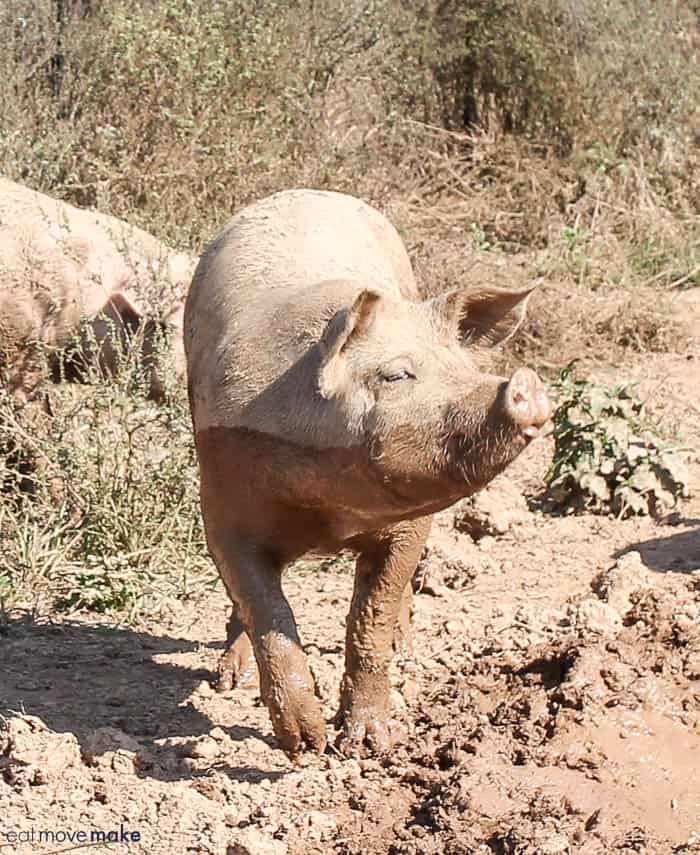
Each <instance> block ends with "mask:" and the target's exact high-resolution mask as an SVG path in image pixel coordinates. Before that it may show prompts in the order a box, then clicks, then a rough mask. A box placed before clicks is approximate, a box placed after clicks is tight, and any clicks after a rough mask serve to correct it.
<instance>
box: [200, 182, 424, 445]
mask: <svg viewBox="0 0 700 855" xmlns="http://www.w3.org/2000/svg"><path fill="white" fill-rule="evenodd" d="M365 287H372V288H374V289H375V290H379V291H383V292H386V293H389V294H392V295H394V296H403V297H405V298H407V299H417V297H418V291H417V287H416V282H415V278H414V276H413V272H412V269H411V264H410V261H409V258H408V255H407V253H406V249H405V247H404V245H403V242H402V241H401V238H400V237H399V235H398V233H397V232H396V230H395V229H394V227H393V226H392V225H391V224H390V223H389V221H388V220H387V219H386V218H385V217H383V216H382V215H381V214H380V213H379V212H378V211H376V210H375V209H374V208H371V207H370V206H369V205H367V204H366V203H364V202H362V201H361V200H359V199H356V198H354V197H352V196H346V195H343V194H341V193H331V192H324V191H316V190H290V191H283V192H281V193H276V194H275V195H273V196H270V197H268V198H267V199H264V200H262V201H260V202H257V203H255V204H253V205H251V206H250V207H248V208H245V209H243V210H242V211H240V212H239V213H238V214H236V216H234V217H233V219H232V220H231V221H230V222H229V223H228V225H227V226H226V227H225V228H224V229H223V231H222V232H221V233H220V234H219V235H218V237H217V238H215V239H214V240H213V241H212V243H211V244H210V245H209V246H208V247H207V248H206V250H205V251H204V254H203V255H202V258H201V259H200V262H199V264H198V266H197V269H196V271H195V274H194V279H193V281H192V286H191V288H190V293H189V295H188V298H187V305H186V309H185V348H186V351H187V359H188V375H189V381H190V390H191V391H190V394H191V397H192V403H193V409H194V417H195V426H196V427H197V429H202V428H204V427H207V426H211V425H233V424H235V423H236V421H237V419H236V415H237V413H238V412H239V411H240V409H241V408H242V407H244V406H245V405H246V404H247V403H249V402H250V400H251V399H252V398H254V397H255V396H256V395H257V394H258V393H259V392H260V391H261V390H262V389H264V388H265V387H267V386H268V385H269V384H270V383H271V382H273V381H274V379H275V378H276V377H278V376H280V375H281V374H283V373H284V371H285V370H286V369H287V368H288V367H289V366H290V365H291V364H292V363H293V362H294V361H295V360H296V359H297V358H298V357H299V356H300V355H301V353H302V352H303V351H304V350H306V349H307V348H308V347H309V345H310V344H311V343H313V341H315V340H317V339H318V337H319V336H320V334H321V332H322V331H323V328H324V326H325V324H326V323H327V321H328V320H329V319H330V317H331V316H332V315H333V314H334V312H336V311H337V310H338V309H339V308H341V307H342V306H347V305H349V304H350V303H351V302H352V300H353V299H354V297H355V296H356V294H357V293H359V291H361V290H362V289H363V288H365Z"/></svg>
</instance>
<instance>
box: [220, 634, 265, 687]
mask: <svg viewBox="0 0 700 855" xmlns="http://www.w3.org/2000/svg"><path fill="white" fill-rule="evenodd" d="M256 671H257V664H256V662H255V656H254V655H253V649H252V647H251V646H250V643H249V642H248V640H247V639H245V642H244V643H243V644H238V643H235V644H233V645H232V646H231V647H230V648H229V649H228V650H227V651H226V652H225V653H224V654H223V656H222V657H221V659H219V666H218V669H217V681H216V691H217V692H219V693H220V694H223V693H224V692H230V691H231V689H239V688H240V689H245V688H248V687H250V686H252V685H254V684H255V675H256Z"/></svg>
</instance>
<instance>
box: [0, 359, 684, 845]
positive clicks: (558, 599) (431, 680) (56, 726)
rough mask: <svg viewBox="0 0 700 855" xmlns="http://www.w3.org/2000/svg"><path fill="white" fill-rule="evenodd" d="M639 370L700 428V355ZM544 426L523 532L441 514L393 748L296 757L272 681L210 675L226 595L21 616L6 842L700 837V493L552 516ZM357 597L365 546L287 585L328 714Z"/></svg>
mask: <svg viewBox="0 0 700 855" xmlns="http://www.w3.org/2000/svg"><path fill="white" fill-rule="evenodd" d="M642 365H643V367H641V366H640V367H637V366H634V365H628V366H621V367H618V368H616V369H615V371H614V373H613V371H612V369H607V370H603V369H601V371H600V372H599V373H600V375H601V376H607V377H611V376H616V377H626V378H629V377H637V378H638V379H640V381H641V393H642V394H643V395H645V396H649V399H650V402H651V409H652V412H653V413H655V414H657V415H663V417H664V418H669V419H673V420H677V421H679V422H680V424H681V426H682V427H683V429H684V432H685V435H686V437H687V439H688V442H689V444H693V445H694V444H695V443H696V442H697V438H698V429H697V412H698V406H699V405H700V396H699V395H698V390H697V376H698V375H697V353H692V352H691V353H686V354H680V355H675V356H665V357H656V358H655V359H654V360H653V361H650V360H648V359H645V360H643V363H642ZM547 443H548V441H542V442H540V443H539V444H536V445H535V446H533V447H531V449H529V450H528V452H527V453H526V454H525V455H524V456H523V457H522V458H521V459H520V460H519V461H518V462H517V464H516V465H515V466H514V467H513V468H512V469H511V470H510V473H509V475H508V478H507V479H502V480H501V483H500V485H499V484H497V485H496V487H495V496H496V497H497V499H496V503H497V505H498V504H500V505H501V506H502V507H503V508H504V509H505V510H506V511H507V512H508V513H507V514H506V516H507V518H506V519H505V521H504V525H503V527H506V526H509V528H508V530H507V531H506V533H505V534H502V535H500V536H497V537H494V536H491V535H486V536H484V537H482V538H481V539H480V540H479V541H478V542H476V543H475V542H473V541H472V539H471V537H469V536H468V535H466V534H464V533H461V532H460V531H459V530H458V528H456V527H455V515H454V514H453V513H447V514H444V515H443V516H442V518H440V519H439V520H438V521H437V522H436V526H435V529H434V532H433V536H432V538H431V542H430V550H429V553H428V554H427V556H426V557H425V559H424V562H423V565H422V567H421V571H422V572H421V574H420V579H419V583H420V585H419V587H420V589H421V590H420V592H419V593H418V594H417V596H416V607H415V618H414V620H415V657H414V658H413V659H411V660H410V661H406V662H403V663H397V667H396V669H395V680H396V688H397V692H396V697H395V700H396V722H397V728H398V729H399V732H400V733H401V738H400V742H399V745H398V746H397V747H396V749H395V750H394V751H393V753H392V754H391V756H390V757H388V758H386V759H383V760H381V761H377V760H374V759H364V760H360V761H357V760H347V759H344V758H343V757H341V756H339V755H338V754H337V752H335V751H333V750H332V749H331V750H329V751H328V752H327V753H326V754H325V755H324V756H322V757H320V758H316V757H311V758H307V759H305V760H304V763H303V764H302V765H301V766H297V767H295V766H293V765H291V764H290V763H289V761H288V760H287V759H286V758H285V756H284V755H283V754H282V752H281V751H279V750H278V749H276V748H275V747H274V745H273V740H272V738H271V728H270V724H269V721H268V717H267V712H266V710H265V709H264V708H263V707H262V706H261V703H260V699H259V697H258V694H257V691H256V690H254V689H253V690H248V691H243V690H239V691H236V692H233V693H230V695H229V696H220V695H217V694H216V693H214V692H213V690H212V688H211V683H210V681H213V677H214V670H215V665H216V660H217V657H218V656H219V653H220V649H221V642H222V638H223V632H224V624H225V619H226V613H227V603H226V600H225V596H224V595H223V593H222V592H220V591H219V592H217V593H216V594H215V595H212V596H211V597H210V598H209V599H208V600H206V601H205V602H200V603H198V604H197V605H196V606H194V605H186V606H177V605H174V606H173V607H172V609H171V610H170V611H169V613H168V615H167V618H165V619H162V620H160V621H154V622H152V623H150V624H149V625H147V626H144V627H143V628H142V629H140V631H132V630H130V629H129V630H127V629H124V630H119V629H114V628H109V627H107V626H99V625H97V624H96V623H95V622H94V620H90V621H85V622H82V623H76V622H72V623H68V622H62V621H56V622H47V621H40V620H32V619H30V618H29V617H27V616H21V615H18V616H16V617H15V618H12V619H10V620H9V622H8V623H7V624H6V625H4V626H1V627H0V631H1V632H2V634H3V636H4V638H3V639H2V645H1V646H0V670H1V671H2V674H3V684H2V686H0V706H1V707H2V708H3V709H6V710H9V711H11V712H9V713H7V719H6V721H5V728H4V730H3V731H2V732H0V851H2V852H3V853H4V852H10V853H15V854H16V855H25V853H48V852H59V851H60V852H65V851H72V848H73V847H74V846H81V845H85V843H84V841H87V842H89V841H90V839H91V834H92V833H93V832H95V831H97V832H103V833H104V834H108V833H109V832H113V834H116V839H119V840H121V841H122V842H120V843H118V844H114V845H113V847H112V851H116V852H144V853H150V855H160V853H169V855H179V853H186V852H196V853H217V855H237V854H238V855H240V853H251V855H267V853H271V854H272V853H274V855H277V853H279V854H280V855H281V853H290V855H295V853H326V852H336V853H344V855H351V854H352V853H386V854H387V855H388V853H392V855H399V853H405V855H408V854H409V853H411V855H413V853H415V855H418V853H426V854H427V853H478V852H487V853H488V852H491V853H499V854H500V855H506V853H513V854H515V853H517V855H564V853H587V855H592V853H601V855H602V854H603V853H618V852H620V853H621V852H646V853H654V855H670V853H681V852H700V780H698V774H700V682H699V680H700V622H699V621H698V612H699V609H700V534H699V533H698V525H700V498H698V497H697V496H696V497H695V498H693V499H691V500H690V501H688V502H686V503H685V504H684V505H683V506H682V508H681V509H680V513H678V514H675V515H673V516H671V517H669V518H668V519H667V520H665V521H663V523H655V522H653V521H650V520H648V519H634V520H630V521H626V522H618V521H615V520H613V519H609V518H604V517H593V516H567V517H559V518H556V517H549V516H546V515H543V514H541V513H537V512H533V511H531V510H528V508H527V506H526V504H525V501H524V500H523V499H522V496H521V493H524V495H525V496H526V497H531V496H534V495H536V494H537V492H538V490H539V487H540V484H541V476H542V474H543V472H544V470H545V468H546V466H547V462H548V457H549V455H550V454H551V448H550V447H549V446H548V444H547ZM696 447H697V446H696ZM692 467H693V475H694V476H697V475H698V474H699V473H700V466H698V461H697V458H696V459H695V460H694V461H693V463H692ZM694 482H695V483H697V478H694ZM514 485H515V487H514ZM516 488H517V489H516ZM350 589H351V575H350V564H349V562H347V561H344V560H341V561H339V562H335V563H333V564H331V565H325V566H322V567H318V566H311V565H310V566H308V567H302V568H300V569H299V570H295V571H294V572H293V573H291V574H290V577H289V580H288V585H287V590H288V594H289V597H290V599H291V600H292V602H293V605H294V607H295V610H296V614H297V618H298V621H299V626H300V629H301V632H302V637H303V639H304V640H305V644H306V648H307V651H308V654H309V657H310V659H311V662H312V667H313V670H314V673H315V675H316V677H317V680H318V687H319V692H320V695H321V697H322V700H323V703H324V708H325V711H326V713H327V716H328V720H329V722H330V720H331V717H332V715H333V712H334V709H335V704H336V697H337V692H338V683H339V679H340V676H341V669H342V646H343V632H344V615H345V612H346V609H347V604H348V599H349V596H350ZM402 695H403V700H402ZM330 726H331V725H330V724H329V728H330ZM81 831H82V832H84V836H83V837H78V836H77V835H78V833H79V832H81ZM120 835H122V836H121V837H120ZM132 835H133V836H132ZM124 836H127V839H128V841H129V842H128V843H124V842H123V841H124V839H125V837H124ZM136 837H138V838H140V839H138V840H136ZM3 838H4V839H3ZM104 839H105V838H99V837H97V838H95V837H93V838H92V840H93V843H94V842H96V841H98V842H101V841H104ZM106 839H107V840H109V839H110V838H109V837H107V838H106ZM111 839H112V840H114V839H115V837H114V836H113V837H112V838H111ZM98 848H100V847H98Z"/></svg>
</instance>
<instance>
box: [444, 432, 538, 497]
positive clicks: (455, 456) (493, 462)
mask: <svg viewBox="0 0 700 855" xmlns="http://www.w3.org/2000/svg"><path fill="white" fill-rule="evenodd" d="M546 428H547V426H546V425H543V426H541V427H537V426H535V425H528V426H527V427H522V426H520V425H517V424H515V423H512V422H511V423H506V424H504V425H502V426H500V427H499V428H498V429H495V430H494V428H493V427H489V426H487V425H486V424H485V425H484V426H483V427H482V429H481V430H477V431H473V430H472V431H469V432H468V433H467V432H465V433H456V434H453V435H452V436H450V437H449V439H448V440H447V444H446V446H445V457H446V460H447V463H448V465H449V469H450V471H451V472H452V474H453V476H454V477H455V478H456V480H458V481H460V482H461V483H465V484H466V485H467V486H468V487H469V489H470V491H474V490H478V489H481V488H482V487H484V486H485V485H486V484H488V483H489V481H491V480H492V479H493V478H495V477H496V476H497V475H499V474H500V473H501V472H503V470H504V469H505V468H506V467H507V466H508V465H509V464H510V463H512V462H513V460H515V458H516V457H517V456H518V455H519V454H520V452H521V451H523V449H525V448H526V447H527V446H528V445H529V444H530V443H531V442H532V441H533V440H534V439H537V438H539V437H541V436H542V435H543V434H544V433H545V432H546Z"/></svg>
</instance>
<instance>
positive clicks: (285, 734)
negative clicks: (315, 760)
mask: <svg viewBox="0 0 700 855" xmlns="http://www.w3.org/2000/svg"><path fill="white" fill-rule="evenodd" d="M268 709H269V710H270V718H271V719H272V727H273V728H274V731H275V736H276V737H277V741H278V742H279V745H280V748H281V749H282V750H283V751H284V753H285V754H287V755H288V756H289V757H291V758H292V759H294V758H295V757H297V756H298V755H299V754H301V753H302V752H303V751H307V750H309V751H315V752H317V753H318V754H321V753H322V752H323V749H324V748H325V747H326V723H325V721H324V720H323V716H322V715H321V708H320V707H319V705H318V702H317V701H316V698H315V697H314V695H313V694H312V693H310V692H306V691H302V690H299V691H296V692H295V693H294V695H286V697H284V698H283V697H281V696H280V695H276V696H275V698H274V700H273V701H272V702H270V703H269V704H268Z"/></svg>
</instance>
